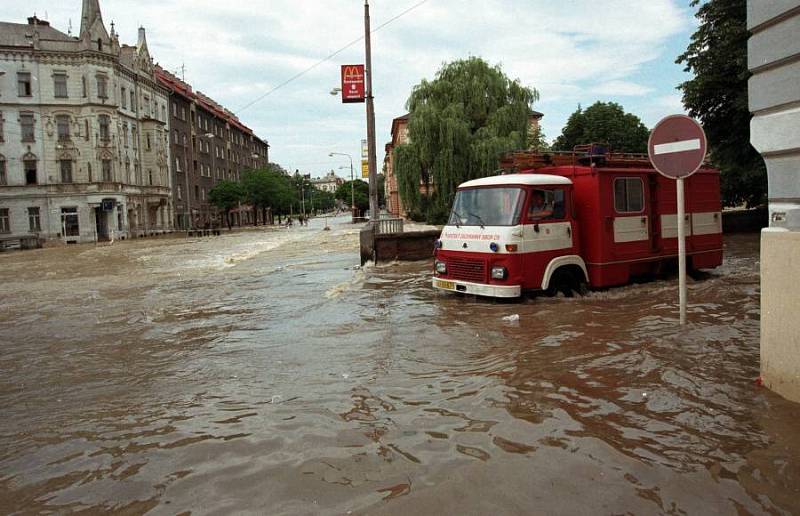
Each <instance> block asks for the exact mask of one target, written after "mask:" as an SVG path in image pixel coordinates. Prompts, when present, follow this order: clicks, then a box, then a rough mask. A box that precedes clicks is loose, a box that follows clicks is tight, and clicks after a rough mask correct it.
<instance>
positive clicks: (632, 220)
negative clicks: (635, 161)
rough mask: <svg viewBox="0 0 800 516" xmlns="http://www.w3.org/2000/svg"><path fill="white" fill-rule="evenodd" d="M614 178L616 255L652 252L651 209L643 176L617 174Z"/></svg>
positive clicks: (645, 254) (631, 256) (646, 254)
mask: <svg viewBox="0 0 800 516" xmlns="http://www.w3.org/2000/svg"><path fill="white" fill-rule="evenodd" d="M612 181H613V185H612V187H613V195H614V199H613V215H612V218H613V253H612V254H613V255H614V256H615V257H616V258H638V257H646V256H649V255H650V254H651V253H652V251H651V245H652V244H651V241H650V233H651V228H650V218H651V216H650V211H649V206H648V204H649V203H648V202H647V188H646V186H645V182H644V180H643V179H642V177H641V176H617V177H614V178H613V179H612Z"/></svg>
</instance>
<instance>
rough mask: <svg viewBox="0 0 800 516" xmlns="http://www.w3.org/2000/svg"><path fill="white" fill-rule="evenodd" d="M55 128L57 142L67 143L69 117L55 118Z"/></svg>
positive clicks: (59, 116) (60, 116)
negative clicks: (56, 130)
mask: <svg viewBox="0 0 800 516" xmlns="http://www.w3.org/2000/svg"><path fill="white" fill-rule="evenodd" d="M56 128H57V129H58V141H60V142H65V141H69V116H68V115H58V116H56Z"/></svg>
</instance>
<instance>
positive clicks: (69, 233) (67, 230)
mask: <svg viewBox="0 0 800 516" xmlns="http://www.w3.org/2000/svg"><path fill="white" fill-rule="evenodd" d="M61 227H62V228H63V230H64V236H65V237H76V236H80V234H81V230H80V224H79V223H78V208H61Z"/></svg>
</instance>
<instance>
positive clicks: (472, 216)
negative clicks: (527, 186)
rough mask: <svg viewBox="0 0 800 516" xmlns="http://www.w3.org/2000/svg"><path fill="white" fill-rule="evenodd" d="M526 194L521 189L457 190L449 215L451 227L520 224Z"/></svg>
mask: <svg viewBox="0 0 800 516" xmlns="http://www.w3.org/2000/svg"><path fill="white" fill-rule="evenodd" d="M523 204H525V191H524V190H523V189H522V188H514V187H512V188H509V187H502V188H501V187H498V188H471V189H468V190H459V191H458V192H457V193H456V200H455V202H454V203H453V212H452V213H451V214H450V222H449V224H450V225H451V226H513V225H516V224H518V223H519V216H520V213H521V212H522V205H523Z"/></svg>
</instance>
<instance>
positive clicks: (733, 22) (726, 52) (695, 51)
mask: <svg viewBox="0 0 800 516" xmlns="http://www.w3.org/2000/svg"><path fill="white" fill-rule="evenodd" d="M691 5H692V6H694V7H696V6H698V5H699V6H700V7H699V9H698V11H697V14H696V16H697V18H698V19H699V20H700V26H699V27H698V29H697V31H696V32H695V33H694V35H693V36H692V40H691V43H690V44H689V47H688V48H687V49H686V52H685V53H683V54H681V55H680V56H679V57H678V59H677V61H676V62H677V63H683V64H684V65H685V66H686V71H687V72H691V73H693V74H694V78H693V79H690V80H688V81H686V82H684V83H683V84H681V85H680V89H681V90H682V91H683V104H684V105H685V106H686V108H687V109H688V110H689V114H690V115H691V116H693V117H696V118H698V119H699V120H700V122H701V123H702V124H703V128H704V129H705V131H706V135H707V137H708V142H709V147H710V149H711V153H710V154H711V160H712V162H713V163H714V164H715V165H716V166H717V167H719V168H720V170H721V172H722V196H723V202H725V204H726V205H729V206H734V205H739V204H742V203H747V204H748V205H751V206H752V205H758V204H761V203H763V202H764V200H765V198H766V193H767V175H766V167H765V165H764V160H763V159H762V158H761V156H760V155H759V154H758V152H757V151H756V150H755V149H754V148H753V147H752V146H751V145H750V111H749V108H748V97H747V80H748V79H749V77H750V73H749V71H748V68H747V39H748V37H749V33H748V31H747V1H746V0H708V1H705V2H702V3H701V2H699V0H693V1H692V3H691Z"/></svg>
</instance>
